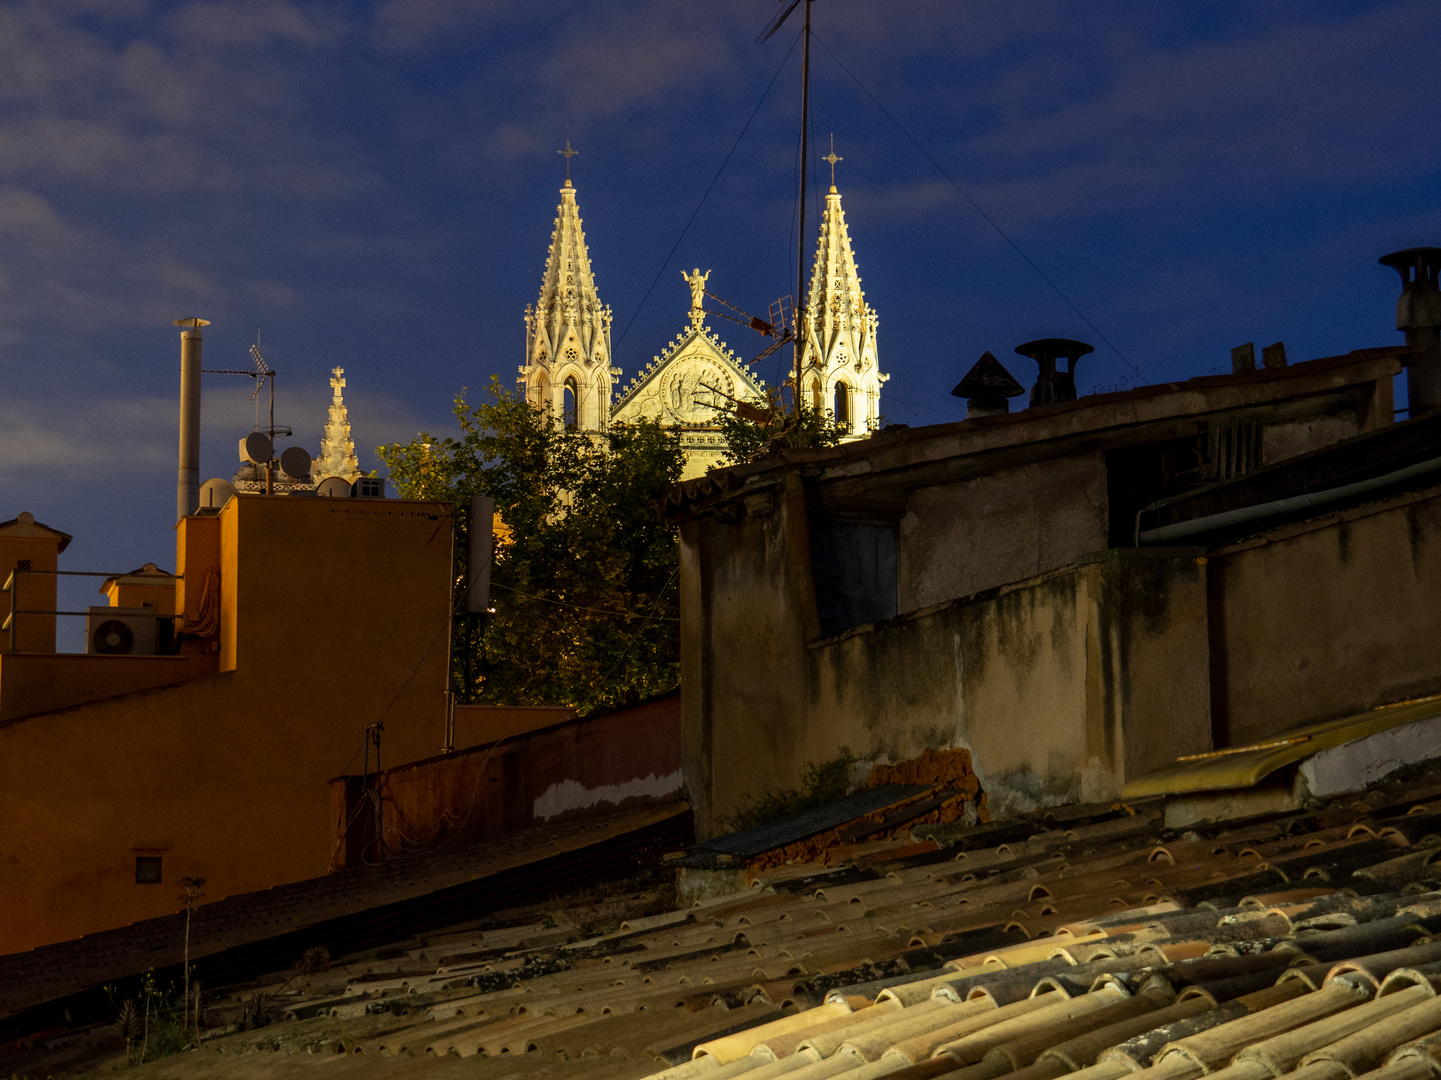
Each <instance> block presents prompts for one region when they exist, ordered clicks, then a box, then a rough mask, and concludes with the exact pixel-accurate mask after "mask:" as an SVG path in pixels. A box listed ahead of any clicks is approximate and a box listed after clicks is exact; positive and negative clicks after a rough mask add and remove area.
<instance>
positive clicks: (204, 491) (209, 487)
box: [200, 476, 235, 510]
mask: <svg viewBox="0 0 1441 1080" xmlns="http://www.w3.org/2000/svg"><path fill="white" fill-rule="evenodd" d="M233 498H235V485H234V484H232V483H231V482H230V481H229V480H222V479H221V478H220V477H218V476H217V477H215V478H214V479H213V480H207V481H205V483H203V484H201V485H200V507H201V509H203V510H204V509H209V510H219V509H220V508H221V507H222V506H224V505H225V504H226V503H228V502H229V501H230V500H231V499H233Z"/></svg>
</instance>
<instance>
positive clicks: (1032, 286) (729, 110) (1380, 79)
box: [0, 0, 1441, 648]
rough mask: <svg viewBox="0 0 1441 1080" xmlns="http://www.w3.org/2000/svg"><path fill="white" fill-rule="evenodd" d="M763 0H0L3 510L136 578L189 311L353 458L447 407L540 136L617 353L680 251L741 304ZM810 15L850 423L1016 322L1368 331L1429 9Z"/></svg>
mask: <svg viewBox="0 0 1441 1080" xmlns="http://www.w3.org/2000/svg"><path fill="white" fill-rule="evenodd" d="M776 11H777V8H776V6H775V4H774V3H773V2H772V0H724V2H719V3H703V2H683V0H624V2H621V0H588V2H576V0H384V2H380V3H343V2H339V0H335V2H325V0H321V2H314V3H304V2H286V0H218V2H202V3H181V4H160V3H149V2H146V0H0V387H3V390H0V491H3V493H4V499H3V501H4V504H5V505H4V506H3V507H0V519H3V518H9V517H12V516H14V514H16V513H18V512H19V511H21V510H30V511H32V512H33V513H34V514H35V515H36V517H37V518H39V519H40V520H41V521H43V522H46V523H47V524H50V525H52V526H54V527H56V528H59V529H63V530H65V531H67V532H70V533H73V534H75V542H74V543H73V545H72V546H71V548H70V549H69V551H68V552H67V554H66V556H65V557H64V561H63V562H62V566H64V567H65V568H68V569H90V570H104V571H115V570H127V569H130V568H133V567H135V566H138V565H140V564H141V563H143V562H145V561H147V560H151V561H155V562H157V563H159V564H160V565H161V566H163V567H165V568H167V569H168V568H173V563H174V540H173V533H172V526H173V519H174V510H173V508H174V505H175V501H174V492H175V456H176V409H177V403H176V401H177V386H178V354H179V341H178V331H176V330H175V328H174V327H172V326H171V325H170V323H171V320H172V319H176V318H180V317H183V316H190V315H200V316H203V317H205V318H208V319H210V320H212V322H213V325H212V326H211V327H210V328H209V329H208V330H207V331H206V335H205V366H207V367H231V368H238V367H246V366H248V365H249V359H248V357H247V355H246V354H247V350H248V349H249V347H250V345H251V344H252V343H253V342H254V341H255V338H256V332H257V328H259V334H260V344H261V348H262V350H263V351H264V353H265V355H266V357H267V359H268V360H269V362H270V364H271V366H273V367H274V368H275V369H276V370H277V371H278V372H279V373H280V374H279V379H278V403H277V410H276V419H277V421H278V422H280V423H282V424H289V425H292V426H294V427H295V429H296V435H297V438H296V440H295V441H296V442H298V443H299V444H300V445H303V446H305V447H306V448H307V449H309V450H310V451H311V452H312V453H313V452H316V451H318V449H319V441H320V429H321V425H322V424H323V421H324V415H325V406H326V402H327V401H328V398H329V387H328V385H327V380H328V378H329V369H330V368H331V367H332V366H334V365H341V366H343V367H345V369H346V377H347V379H348V381H349V386H348V387H347V391H346V400H347V403H348V404H349V406H350V412H351V419H352V422H353V424H354V429H355V435H356V442H357V448H358V452H359V455H360V458H361V463H362V466H363V467H366V468H371V467H374V466H375V464H376V461H375V455H374V447H375V446H376V445H377V444H379V443H381V442H387V441H393V440H403V439H408V438H410V437H411V436H412V435H414V434H415V433H416V432H417V431H419V430H421V429H427V430H430V431H433V432H437V433H439V432H443V431H446V430H448V429H449V426H450V425H449V405H450V399H451V397H452V396H453V395H454V394H455V392H457V391H458V390H460V389H461V388H462V387H465V386H470V387H475V388H479V387H482V386H483V385H484V384H486V383H487V382H488V381H489V378H490V376H491V375H492V374H495V373H498V374H499V375H500V376H501V378H502V379H503V380H504V381H506V382H507V383H513V381H514V379H515V375H516V367H517V365H519V364H520V363H521V361H522V359H523V355H522V354H523V349H524V323H523V318H522V312H523V309H524V307H525V305H526V304H527V303H533V302H534V300H535V298H536V294H537V292H538V289H539V284H540V277H541V271H542V268H543V266H544V261H545V251H546V244H547V241H548V239H549V233H550V229H551V223H552V220H553V216H554V211H555V206H556V203H557V201H558V199H557V189H558V188H559V186H560V183H561V182H562V180H563V179H564V176H565V163H564V160H563V159H562V158H561V157H559V156H557V154H556V151H557V150H558V149H560V148H561V147H562V146H563V145H564V144H565V141H566V139H567V138H569V140H570V141H571V144H572V145H573V146H574V147H575V148H576V149H577V150H579V151H580V154H579V156H578V157H576V158H575V159H574V161H573V164H572V175H573V177H574V180H575V184H576V187H577V189H578V193H579V194H578V198H579V202H580V208H581V213H582V216H583V218H584V221H585V225H586V233H587V237H588V239H589V243H590V251H591V257H592V260H593V263H594V267H595V271H596V278H597V284H598V287H599V292H600V296H601V299H602V300H603V301H604V302H605V303H608V304H610V305H611V307H612V308H613V309H614V312H615V323H614V330H613V342H614V346H615V357H616V362H617V363H618V364H619V365H620V366H621V367H622V368H623V369H624V370H625V375H624V381H625V382H628V381H629V380H630V378H631V376H632V375H634V374H635V373H636V371H637V369H638V368H639V367H641V366H643V365H644V364H645V363H646V362H647V361H648V360H649V359H650V358H651V357H652V356H653V355H654V354H656V353H657V352H659V351H660V350H661V348H662V347H663V346H664V345H665V344H666V342H667V341H668V340H669V339H671V338H672V337H673V336H674V335H675V334H676V333H677V332H679V331H680V330H681V329H682V328H683V327H684V325H685V323H686V319H685V310H686V308H687V307H688V304H689V296H688V292H687V289H686V286H685V284H684V283H683V282H682V281H681V280H680V276H679V274H678V273H677V270H678V269H681V268H685V269H690V268H691V267H693V266H698V267H700V268H701V269H710V270H712V274H711V277H710V281H709V287H710V289H711V290H712V291H714V292H715V293H717V294H718V295H720V296H723V297H725V298H726V299H727V300H729V301H731V302H732V303H734V304H736V305H737V306H739V307H741V308H744V309H747V310H749V311H753V312H758V313H764V312H765V310H766V308H767V306H768V304H769V303H770V301H771V300H773V299H774V298H776V297H777V296H779V295H780V294H782V293H789V292H792V291H793V290H794V288H795V242H796V241H795V213H796V198H795V194H796V183H797V168H798V127H799V78H800V75H799V53H800V50H799V48H798V47H796V48H793V46H794V45H795V42H796V38H797V33H798V29H799V24H798V22H797V21H795V20H793V21H792V23H790V24H788V25H787V26H786V27H785V28H783V29H782V30H781V31H780V32H779V33H778V34H777V35H776V36H775V37H773V38H772V39H771V40H770V41H769V42H767V43H766V44H764V45H757V44H756V43H755V38H756V35H757V33H758V32H759V31H760V30H761V29H762V27H764V25H765V24H766V22H767V21H768V20H769V19H770V18H771V17H772V16H773V15H774V14H775V12H776ZM814 14H815V27H816V43H815V45H814V47H813V53H812V75H813V95H812V112H813V128H812V130H813V133H814V141H813V144H812V155H811V160H812V164H813V167H812V169H811V176H810V180H811V185H812V187H811V192H812V195H811V200H810V208H811V210H812V212H814V210H815V207H816V206H817V204H818V202H819V201H820V199H819V195H821V194H823V192H824V190H825V185H826V184H828V182H829V176H828V175H827V174H828V166H826V165H825V164H824V163H821V162H818V161H817V160H816V159H817V158H818V157H819V156H820V155H822V154H824V153H826V151H827V148H828V145H829V142H828V140H829V138H830V136H831V134H832V133H834V137H835V149H836V153H838V154H839V155H841V156H842V157H843V158H844V159H845V160H844V161H843V162H841V163H840V164H839V166H838V167H837V171H836V178H837V184H838V186H839V188H840V190H841V193H842V195H843V198H844V206H845V210H846V216H847V221H848V224H849V226H850V231H851V238H852V241H853V243H854V246H855V251H856V255H857V259H858V262H859V265H860V271H861V275H862V278H863V280H864V284H865V288H866V290H867V298H868V299H869V301H870V302H871V303H872V305H873V306H874V307H875V309H876V310H877V312H878V313H879V316H880V331H879V337H878V340H879V348H880V359H881V366H882V369H883V370H885V371H887V372H889V373H890V374H891V376H892V378H891V381H890V382H889V383H888V384H887V385H886V388H885V391H884V393H883V397H882V412H883V414H884V416H885V418H886V419H887V420H889V421H892V422H902V423H908V424H911V425H918V424H927V423H940V422H946V421H949V420H952V419H957V418H958V417H959V413H960V412H961V408H962V406H961V403H960V402H958V401H956V400H955V399H953V398H951V397H950V396H949V390H950V387H951V386H952V385H954V383H955V381H956V380H957V379H958V378H959V376H960V375H961V374H962V372H963V371H964V370H965V369H966V368H967V367H968V366H969V365H970V364H971V363H972V362H973V361H974V360H975V359H976V357H978V356H979V355H980V353H981V352H982V351H984V350H986V349H990V350H992V351H993V352H995V353H996V355H997V356H999V357H1000V358H1001V359H1002V360H1003V361H1004V362H1006V363H1007V364H1008V365H1009V366H1010V367H1011V369H1012V371H1013V372H1014V373H1015V374H1016V376H1017V377H1018V378H1019V379H1020V381H1021V382H1022V383H1024V384H1026V385H1028V386H1029V385H1030V383H1031V382H1032V381H1033V369H1032V366H1031V363H1030V361H1023V360H1021V359H1020V358H1018V357H1015V356H1014V354H1013V353H1012V349H1013V348H1014V346H1015V345H1017V344H1019V343H1020V342H1022V341H1026V340H1029V339H1031V338H1036V337H1042V336H1052V335H1061V336H1068V337H1078V338H1081V339H1083V340H1086V341H1090V342H1092V343H1093V344H1095V345H1096V346H1097V351H1096V353H1095V354H1093V355H1092V356H1090V357H1087V358H1086V359H1085V360H1083V361H1082V362H1081V365H1080V374H1079V379H1078V383H1079V386H1080V390H1081V393H1083V394H1084V393H1087V392H1091V391H1095V390H1101V389H1116V388H1124V387H1128V386H1133V385H1138V384H1140V383H1143V382H1156V381H1162V380H1168V379H1180V378H1186V377H1189V376H1192V375H1200V374H1210V373H1215V372H1220V371H1225V370H1229V366H1230V357H1229V350H1230V347H1231V346H1233V345H1237V344H1240V343H1242V342H1245V341H1254V342H1255V343H1256V345H1257V347H1258V350H1259V347H1260V346H1262V345H1265V344H1269V343H1270V342H1272V341H1276V340H1284V341H1285V343H1286V346H1287V350H1288V353H1289V354H1290V356H1291V358H1292V360H1302V359H1309V358H1313V357H1316V356H1325V355H1331V354H1334V353H1339V352H1344V351H1347V350H1350V349H1353V348H1358V347H1367V346H1376V345H1388V344H1396V343H1399V342H1400V341H1401V337H1400V335H1399V334H1398V333H1397V332H1396V331H1395V329H1394V321H1393V319H1394V304H1395V298H1396V294H1397V291H1398V279H1397V277H1396V275H1395V274H1394V272H1392V271H1391V270H1388V269H1385V268H1383V267H1380V266H1378V265H1377V264H1376V258H1377V256H1379V255H1382V254H1384V253H1386V252H1388V251H1392V250H1394V249H1396V248H1400V247H1407V246H1412V245H1419V244H1437V243H1441V202H1438V195H1441V94H1438V93H1437V91H1436V88H1435V82H1436V79H1435V75H1436V70H1437V61H1438V46H1441V5H1438V4H1436V3H1434V2H1418V3H1402V2H1382V0H1377V2H1374V3H1363V2H1351V3H1339V2H1325V0H1306V2H1299V0H1264V2H1261V0H1256V2H1250V3H1241V2H1225V0H1215V2H1208V3H1205V4H1199V5H1198V4H1194V3H1190V4H1180V3H1161V4H1157V3H1154V2H1144V3H1143V2H1139V0H1133V2H1118V3H1111V4H1095V3H1081V2H1064V0H1053V2H1017V0H1006V2H1001V0H885V2H882V0H816V3H815V5H814ZM787 50H791V52H790V53H789V56H788V55H787ZM777 73H779V74H778V75H777ZM773 79H774V82H772V80H773ZM768 85H769V86H770V90H769V93H768V94H767V86H768ZM763 95H765V96H764V99H763ZM758 103H759V108H757V104H758ZM753 113H754V119H753V120H751V122H750V124H749V128H748V130H746V132H745V134H744V137H742V138H740V139H739V142H737V137H738V136H740V135H741V132H742V129H743V128H744V127H745V126H746V124H747V120H748V118H750V117H752V114H753ZM887 114H889V115H887ZM917 144H919V147H920V148H923V149H918V146H917ZM733 148H734V152H733V154H732V156H731V157H730V159H729V162H728V164H727V165H726V167H725V169H724V171H722V172H720V174H719V178H718V179H716V178H717V170H718V169H720V166H721V164H722V161H723V160H725V158H726V156H727V154H728V153H731V151H732V149H733ZM927 155H929V157H930V158H933V159H934V162H935V163H939V166H940V167H941V168H942V169H944V170H945V174H947V175H942V173H941V172H940V171H938V169H937V167H936V165H935V164H933V163H932V161H931V160H928V157H927ZM947 176H948V177H949V179H947ZM712 181H715V182H714V187H713V188H711V190H710V192H709V195H708V197H705V199H704V202H703V204H702V198H703V196H706V192H707V189H708V188H710V186H711V184H712ZM952 181H954V184H953V183H952ZM958 187H959V189H961V191H964V193H965V194H964V195H963V194H962V193H961V191H958V190H957V188H958ZM966 196H969V199H970V200H973V201H974V204H975V205H973V204H972V202H971V201H968V199H967V198H966ZM698 205H699V206H700V209H699V212H698V213H696V210H697V206H698ZM977 206H979V208H980V211H983V213H982V212H978V210H977V208H976V207H977ZM693 214H694V215H695V216H694V220H693V221H691V218H692V215H693ZM987 218H989V219H990V222H994V227H993V225H992V224H990V223H988V221H987ZM688 221H689V222H691V223H690V226H689V229H688V231H686V232H685V233H684V237H683V239H680V243H679V246H678V247H676V250H675V253H674V255H673V257H670V258H669V259H668V256H670V253H671V250H672V247H673V246H675V245H676V244H677V240H678V238H681V235H682V230H683V229H685V227H686V224H687V222H688ZM817 227H818V225H817V221H816V220H812V221H811V222H810V225H809V227H808V229H807V237H808V239H807V251H808V255H809V252H810V250H811V249H812V247H813V245H814V242H815V240H814V238H815V230H816V228H817ZM1013 245H1014V246H1013ZM1017 249H1019V250H1020V252H1024V257H1023V256H1022V255H1021V254H1018V252H1017ZM1027 258H1028V259H1029V260H1030V262H1031V263H1034V268H1033V267H1032V266H1031V265H1028V262H1027V261H1026V259H1027ZM807 263H808V264H809V258H808V259H807ZM1042 275H1044V277H1043V276H1042ZM1046 279H1049V280H1050V281H1051V282H1054V283H1055V285H1056V287H1057V288H1058V289H1059V293H1061V294H1064V296H1065V298H1067V299H1068V300H1069V304H1068V303H1067V299H1063V298H1062V296H1061V295H1058V292H1057V291H1056V290H1055V289H1052V288H1051V287H1050V286H1049V285H1048V284H1047V281H1046ZM653 283H654V289H653V291H652V284H653ZM1071 305H1074V309H1073V307H1072V306H1071ZM1076 309H1079V314H1078V312H1077V310H1076ZM1088 322H1089V325H1088ZM712 325H713V327H715V328H716V329H717V330H718V331H719V332H720V333H721V336H722V337H723V338H725V339H726V340H727V341H728V342H729V344H730V345H731V346H732V347H733V348H735V349H736V351H737V352H738V353H741V354H743V355H746V356H751V355H754V354H755V353H757V352H759V351H760V349H761V348H762V347H763V346H764V344H765V341H764V339H761V338H760V337H758V336H757V335H755V334H754V333H753V332H751V331H748V330H746V329H743V328H742V327H740V326H736V325H734V324H732V323H727V322H724V321H720V320H715V321H713V323H712ZM1106 342H1109V343H1110V344H1109V345H1108V344H1107V343H1106ZM775 359H776V358H774V357H773V358H772V359H770V360H768V361H765V362H763V363H762V364H761V365H760V370H759V371H758V374H760V375H761V376H762V377H763V378H765V379H767V380H769V381H773V380H775V378H776V376H777V364H776V363H775ZM249 391H250V387H249V384H248V380H243V379H238V378H233V377H225V376H206V377H205V388H204V395H205V396H204V403H203V443H202V456H201V476H202V478H204V477H209V476H226V477H228V476H229V475H230V474H231V473H232V472H233V471H234V470H235V468H236V465H237V463H238V462H237V457H236V451H235V447H236V442H237V440H238V439H239V437H240V436H242V435H243V434H245V433H246V432H247V431H248V430H249V429H250V427H251V423H252V420H253V414H252V412H251V408H252V407H251V405H250V404H249V402H248V397H249ZM1398 403H1399V402H1398ZM68 588H69V593H68V595H67V594H66V593H65V592H62V607H83V606H84V605H86V604H88V603H91V602H98V600H99V598H98V596H96V595H94V593H93V591H92V590H93V589H94V588H95V583H89V584H85V585H84V586H83V587H79V586H73V585H72V586H69V587H68ZM66 621H67V620H62V624H63V623H64V622H66ZM68 622H70V623H79V622H80V620H68ZM61 640H62V647H69V648H80V647H81V645H80V641H81V634H80V627H79V626H71V627H66V628H65V630H64V631H63V633H62V639H61Z"/></svg>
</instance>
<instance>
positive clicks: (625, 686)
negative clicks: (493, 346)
mask: <svg viewBox="0 0 1441 1080" xmlns="http://www.w3.org/2000/svg"><path fill="white" fill-rule="evenodd" d="M454 412H455V418H456V420H457V421H458V422H459V425H460V430H461V435H460V438H458V439H456V438H449V437H447V438H435V437H433V436H431V435H428V434H425V433H421V434H420V435H419V436H417V437H416V438H415V439H414V440H412V441H411V442H409V443H405V444H399V443H396V444H391V445H387V446H382V447H379V448H378V450H377V453H378V454H379V456H380V458H381V460H382V461H384V462H385V464H386V466H387V467H388V468H389V470H390V479H391V481H392V482H393V483H394V484H395V485H396V487H397V488H398V489H399V491H400V494H401V495H402V496H403V497H406V498H417V499H445V500H449V501H451V502H452V503H453V504H454V505H455V512H456V529H457V538H456V551H457V558H458V561H459V564H460V565H458V566H457V568H456V575H457V577H456V580H457V587H456V598H457V601H459V600H460V598H461V592H462V589H463V585H464V582H465V580H466V567H465V565H464V562H465V552H466V549H467V543H466V535H467V529H468V527H469V523H468V521H467V520H466V517H467V515H468V511H469V507H470V500H471V497H472V496H474V495H488V496H490V497H491V498H493V499H495V502H496V512H497V514H498V516H499V517H500V519H501V521H502V522H503V527H501V528H500V529H498V537H497V541H498V542H497V547H496V553H495V564H494V567H493V570H492V576H491V587H492V592H491V600H490V608H491V611H490V613H489V614H487V615H485V616H481V617H478V618H474V619H470V618H463V617H457V619H456V626H457V630H456V639H455V660H456V664H455V672H454V676H455V680H456V686H457V688H458V689H460V690H461V693H462V700H474V701H481V702H485V703H492V704H508V705H542V704H545V705H554V704H567V705H574V706H576V707H577V708H578V709H579V710H580V711H581V712H583V713H584V712H592V711H595V710H597V709H602V708H607V707H611V706H614V705H619V704H624V703H626V702H629V701H634V700H637V699H639V698H642V697H646V696H649V695H651V694H654V693H658V692H662V691H665V690H668V689H670V688H671V687H673V686H675V685H676V683H677V681H678V680H679V674H680V647H679V635H678V623H679V601H678V588H677V581H676V578H677V576H678V566H679V551H678V547H677V540H676V535H675V531H674V529H672V528H671V527H669V526H667V525H665V524H664V523H663V522H662V521H661V520H660V518H659V516H658V514H657V513H656V511H655V506H654V504H655V502H656V500H657V499H658V498H659V497H660V496H661V495H662V493H663V492H664V491H665V489H666V488H667V487H669V486H670V485H671V484H673V483H675V482H676V481H677V480H679V479H680V474H681V469H682V466H683V461H684V458H683V454H682V450H681V442H680V436H679V435H678V434H676V433H674V432H671V431H667V430H665V429H663V428H661V427H660V426H659V425H657V424H654V423H650V422H642V423H639V424H636V425H633V426H626V425H618V426H616V427H614V428H612V429H611V430H610V431H609V432H606V433H604V434H598V433H594V432H579V431H572V430H566V429H565V428H563V427H561V426H560V425H559V424H556V423H554V422H553V420H552V418H551V417H550V415H549V413H548V412H546V411H542V410H540V409H537V408H535V407H534V406H532V405H530V404H529V403H528V402H527V401H526V400H525V398H524V397H523V396H521V395H520V394H519V393H516V392H513V391H510V390H507V389H505V388H504V387H502V386H501V384H500V381H499V380H498V379H495V378H492V380H491V383H490V386H489V388H488V393H487V395H486V398H485V400H483V401H481V402H480V403H479V404H476V405H471V404H470V403H469V402H468V401H467V400H466V396H465V394H464V392H462V393H461V394H460V395H458V396H457V397H456V399H455V409H454Z"/></svg>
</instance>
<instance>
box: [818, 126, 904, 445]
mask: <svg viewBox="0 0 1441 1080" xmlns="http://www.w3.org/2000/svg"><path fill="white" fill-rule="evenodd" d="M832 153H833V154H834V151H832ZM836 160H837V161H839V160H840V159H839V158H837V159H836ZM878 323H879V320H878V319H877V317H876V313H875V310H874V309H873V308H872V307H871V306H870V305H869V304H867V303H866V294H865V293H864V292H863V291H862V290H861V278H860V274H859V273H858V272H857V271H856V257H855V253H854V252H852V251H851V238H850V233H849V232H848V231H847V230H846V217H845V213H844V212H843V211H842V210H841V196H840V193H839V192H837V191H836V186H835V184H832V185H831V190H830V194H828V195H827V196H826V209H825V214H824V216H823V217H822V218H821V235H820V242H819V243H818V244H817V245H816V261H815V265H814V267H813V268H812V270H811V287H810V293H809V295H808V296H807V297H806V306H805V337H804V339H803V347H802V349H801V357H800V364H801V392H802V394H804V395H805V396H806V400H807V403H808V404H810V405H811V406H812V407H816V406H818V407H820V408H821V409H823V410H829V411H833V412H834V413H835V417H836V419H837V420H840V421H843V422H844V423H846V424H848V425H849V427H850V430H851V437H852V438H861V437H864V436H865V435H866V434H868V433H869V431H870V430H871V429H873V428H874V427H875V426H876V425H877V423H878V421H879V419H880V407H881V384H882V383H883V382H885V381H886V380H887V379H888V378H889V377H890V376H888V375H883V374H881V370H880V366H879V361H878V359H877V356H876V327H877V325H878Z"/></svg>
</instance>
